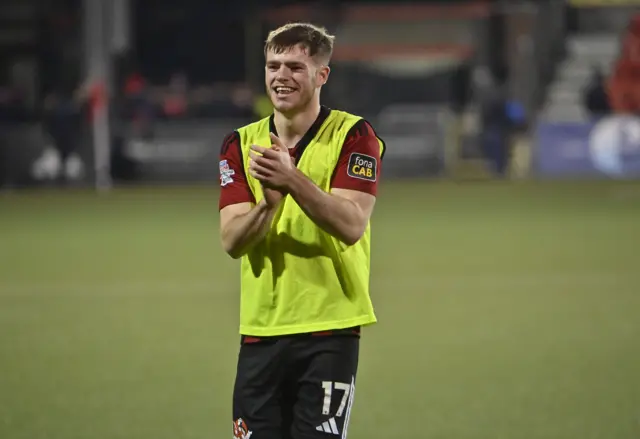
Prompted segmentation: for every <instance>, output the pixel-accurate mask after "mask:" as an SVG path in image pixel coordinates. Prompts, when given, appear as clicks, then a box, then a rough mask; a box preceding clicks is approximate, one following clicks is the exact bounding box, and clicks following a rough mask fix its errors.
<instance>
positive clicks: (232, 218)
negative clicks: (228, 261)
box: [220, 200, 277, 259]
mask: <svg viewBox="0 0 640 439" xmlns="http://www.w3.org/2000/svg"><path fill="white" fill-rule="evenodd" d="M276 210H277V209H276V208H273V207H269V206H267V203H266V202H265V201H264V200H262V201H260V202H259V203H258V204H256V205H254V204H253V203H240V204H232V205H230V206H227V207H224V208H223V209H222V210H221V211H220V239H221V241H222V247H223V248H224V251H225V252H227V254H228V255H229V256H231V257H232V258H234V259H238V258H240V257H241V256H243V255H244V254H246V253H247V251H248V250H249V249H250V248H251V247H252V246H253V245H255V244H256V243H258V242H260V241H261V240H262V239H263V238H264V236H265V235H266V233H267V231H268V230H269V226H270V225H271V221H272V220H273V216H274V214H275V212H276Z"/></svg>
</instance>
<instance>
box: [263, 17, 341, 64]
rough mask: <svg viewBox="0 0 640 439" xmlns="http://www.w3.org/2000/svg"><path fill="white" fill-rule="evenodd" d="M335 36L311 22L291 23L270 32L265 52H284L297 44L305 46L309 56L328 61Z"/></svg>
mask: <svg viewBox="0 0 640 439" xmlns="http://www.w3.org/2000/svg"><path fill="white" fill-rule="evenodd" d="M334 40H335V37H334V36H333V35H329V33H328V32H327V30H326V29H325V28H323V27H319V26H315V25H313V24H310V23H289V24H285V25H284V26H281V27H279V28H278V29H276V30H273V31H271V32H270V33H269V36H268V37H267V41H266V42H265V44H264V54H265V56H266V54H267V52H269V51H271V52H274V53H283V52H285V51H287V50H289V49H291V48H293V47H295V46H297V45H301V46H302V47H304V48H305V49H306V50H307V52H308V54H309V56H311V57H314V58H315V57H317V58H319V59H321V60H322V61H323V62H325V63H328V62H329V60H330V59H331V54H332V53H333V41H334Z"/></svg>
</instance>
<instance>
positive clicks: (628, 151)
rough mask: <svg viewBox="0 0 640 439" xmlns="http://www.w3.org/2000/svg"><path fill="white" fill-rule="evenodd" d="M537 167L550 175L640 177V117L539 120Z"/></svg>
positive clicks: (545, 174) (538, 172) (539, 173)
mask: <svg viewBox="0 0 640 439" xmlns="http://www.w3.org/2000/svg"><path fill="white" fill-rule="evenodd" d="M534 154H535V169H536V172H537V174H538V175H541V176H547V177H598V176H602V177H609V178H620V179H627V178H640V118H638V117H635V116H626V115H616V116H610V117H605V118H602V119H600V120H598V121H595V122H592V123H583V124H580V123H540V124H539V125H538V127H537V130H536V134H535V153H534Z"/></svg>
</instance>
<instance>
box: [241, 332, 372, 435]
mask: <svg viewBox="0 0 640 439" xmlns="http://www.w3.org/2000/svg"><path fill="white" fill-rule="evenodd" d="M359 346H360V337H359V330H358V329H356V328H352V329H348V330H341V331H335V332H332V333H330V334H327V333H322V334H307V335H296V336H287V337H274V338H261V339H255V338H253V337H243V338H242V343H241V346H240V354H239V357H238V370H237V375H236V382H235V387H234V392H233V419H234V422H233V437H234V438H235V439H327V438H331V437H334V438H339V439H344V438H346V437H347V426H348V424H349V415H350V414H351V407H352V405H353V398H354V393H355V382H356V372H357V369H358V353H359Z"/></svg>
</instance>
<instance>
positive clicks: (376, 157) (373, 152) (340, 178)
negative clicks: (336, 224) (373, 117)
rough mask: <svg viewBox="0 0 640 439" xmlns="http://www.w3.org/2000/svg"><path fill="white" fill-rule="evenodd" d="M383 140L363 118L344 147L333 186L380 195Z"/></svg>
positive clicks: (353, 129)
mask: <svg viewBox="0 0 640 439" xmlns="http://www.w3.org/2000/svg"><path fill="white" fill-rule="evenodd" d="M380 171H381V154H380V141H379V140H378V137H377V136H376V133H375V131H374V130H373V127H372V126H371V125H370V124H369V123H368V122H366V121H365V120H361V121H360V122H358V123H357V124H356V125H354V127H353V128H352V129H351V131H350V132H349V134H348V135H347V139H346V140H345V142H344V145H343V146H342V151H341V152H340V157H339V158H338V164H337V166H336V169H335V172H334V174H333V180H332V182H331V187H332V188H335V189H350V190H355V191H360V192H366V193H368V194H371V195H374V196H375V195H377V192H378V181H379V180H380Z"/></svg>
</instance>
